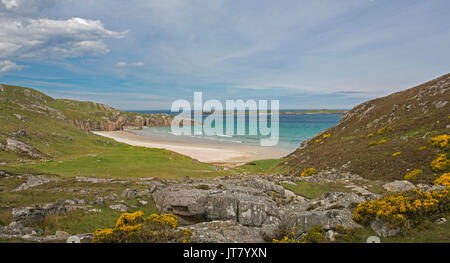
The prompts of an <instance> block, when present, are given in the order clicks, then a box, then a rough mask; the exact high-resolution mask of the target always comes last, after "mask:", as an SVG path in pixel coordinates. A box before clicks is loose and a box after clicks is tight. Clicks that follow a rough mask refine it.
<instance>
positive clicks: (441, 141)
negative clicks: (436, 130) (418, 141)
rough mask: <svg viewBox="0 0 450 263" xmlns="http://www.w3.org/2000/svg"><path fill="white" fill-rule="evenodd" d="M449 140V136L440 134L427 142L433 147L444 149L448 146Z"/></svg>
mask: <svg viewBox="0 0 450 263" xmlns="http://www.w3.org/2000/svg"><path fill="white" fill-rule="evenodd" d="M449 139H450V135H448V134H442V135H439V136H436V137H433V138H431V139H430V140H429V141H428V142H429V143H430V144H431V145H433V146H435V147H439V148H442V149H445V148H446V147H447V145H448V141H449Z"/></svg>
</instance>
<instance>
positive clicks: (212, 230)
mask: <svg viewBox="0 0 450 263" xmlns="http://www.w3.org/2000/svg"><path fill="white" fill-rule="evenodd" d="M187 228H188V229H190V230H192V233H193V234H192V237H191V241H192V242H193V243H263V242H264V239H263V238H262V236H261V232H260V229H259V228H256V227H246V226H242V225H240V224H238V223H237V222H235V221H232V220H229V221H211V222H203V223H198V224H195V225H190V226H189V227H187Z"/></svg>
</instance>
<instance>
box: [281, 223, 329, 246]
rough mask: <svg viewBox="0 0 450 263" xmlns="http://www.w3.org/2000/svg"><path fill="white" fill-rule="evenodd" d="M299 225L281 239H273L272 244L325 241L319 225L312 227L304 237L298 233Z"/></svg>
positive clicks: (323, 232) (323, 231)
mask: <svg viewBox="0 0 450 263" xmlns="http://www.w3.org/2000/svg"><path fill="white" fill-rule="evenodd" d="M300 227H301V225H298V226H297V227H296V228H295V230H294V231H291V232H289V233H287V234H286V235H284V236H283V238H282V239H279V240H278V239H273V240H272V242H273V243H319V242H323V241H325V230H323V227H322V226H320V225H315V226H312V227H311V229H310V230H309V231H308V232H306V233H305V234H304V235H301V233H298V230H299V229H300Z"/></svg>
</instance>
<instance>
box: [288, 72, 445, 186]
mask: <svg viewBox="0 0 450 263" xmlns="http://www.w3.org/2000/svg"><path fill="white" fill-rule="evenodd" d="M449 100H450V74H447V75H444V76H442V77H440V78H437V79H434V80H432V81H429V82H427V83H424V84H422V85H420V86H417V87H414V88H411V89H408V90H405V91H402V92H397V93H394V94H391V95H389V96H386V97H383V98H378V99H375V100H371V101H368V102H365V103H363V104H360V105H358V106H356V107H355V108H353V109H352V110H350V111H349V112H347V113H345V114H344V115H343V116H342V118H341V123H340V124H338V125H337V126H335V127H333V128H330V129H329V130H327V131H324V132H323V133H321V134H318V135H317V136H315V137H314V138H311V139H309V140H307V141H305V142H303V143H302V145H301V147H300V148H299V149H297V150H296V151H295V152H294V153H292V154H290V155H289V156H287V157H286V162H287V166H288V169H289V173H290V174H292V175H298V174H300V173H301V172H302V171H303V170H305V169H307V168H316V169H326V168H336V169H339V170H343V171H348V172H352V173H356V174H359V175H361V176H363V177H366V178H368V179H386V180H393V179H395V180H396V179H403V177H404V176H405V174H406V173H408V172H409V171H411V170H414V169H420V170H422V171H423V173H421V174H420V176H418V178H417V179H416V180H417V181H419V182H421V181H422V182H429V181H430V180H433V179H435V178H436V176H437V175H438V174H439V173H436V172H434V171H432V169H431V168H430V163H431V161H433V160H434V159H435V158H436V156H437V154H440V153H442V149H437V148H435V147H432V146H430V144H429V143H428V141H429V139H430V138H432V137H434V136H437V135H441V134H448V131H449V128H450V121H449V120H450V103H449V102H448V101H449Z"/></svg>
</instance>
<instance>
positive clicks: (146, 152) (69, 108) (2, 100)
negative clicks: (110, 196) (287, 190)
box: [0, 85, 222, 178]
mask: <svg viewBox="0 0 450 263" xmlns="http://www.w3.org/2000/svg"><path fill="white" fill-rule="evenodd" d="M1 87H2V89H0V143H3V144H5V141H6V139H7V138H13V137H14V135H13V134H14V133H15V132H17V131H19V130H24V131H25V132H26V135H25V136H16V137H15V139H17V140H19V141H22V142H24V143H27V144H29V145H32V146H33V147H35V148H36V149H38V150H39V151H41V152H44V153H46V154H49V155H50V156H51V159H52V160H51V161H39V160H31V159H30V158H28V157H27V156H25V155H22V154H18V153H14V152H11V151H5V150H0V163H1V164H0V169H3V170H8V171H12V172H18V173H22V172H30V173H48V174H58V175H62V176H74V175H84V176H94V175H95V176H99V177H116V178H129V177H131V178H133V177H149V176H159V177H164V178H180V177H184V176H190V177H212V176H217V175H218V174H222V171H219V172H217V171H216V169H215V168H214V167H213V166H210V165H207V164H203V163H200V162H197V161H195V160H193V159H191V158H188V157H184V156H181V155H179V154H176V153H173V152H170V151H166V150H159V149H147V148H142V147H132V146H128V145H125V144H121V143H117V142H115V141H113V140H111V139H107V138H104V137H101V136H97V135H94V134H90V133H86V132H83V131H80V130H79V129H77V128H75V127H73V126H72V125H70V124H68V123H67V122H65V121H64V120H63V119H62V118H61V117H60V116H61V115H64V116H65V117H66V118H67V119H91V120H101V119H102V118H106V117H108V116H109V115H110V114H112V113H111V111H109V110H108V106H106V105H101V104H97V103H92V102H77V101H69V100H55V99H53V98H51V97H49V96H46V95H45V94H43V93H41V92H39V91H36V90H33V89H28V88H22V87H16V86H5V85H2V86H1ZM44 107H48V108H44ZM38 111H39V112H38ZM14 114H19V115H20V116H21V120H20V119H19V118H17V117H16V116H15V115H14ZM121 114H124V115H125V116H127V115H133V114H134V113H121ZM58 116H59V117H58Z"/></svg>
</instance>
